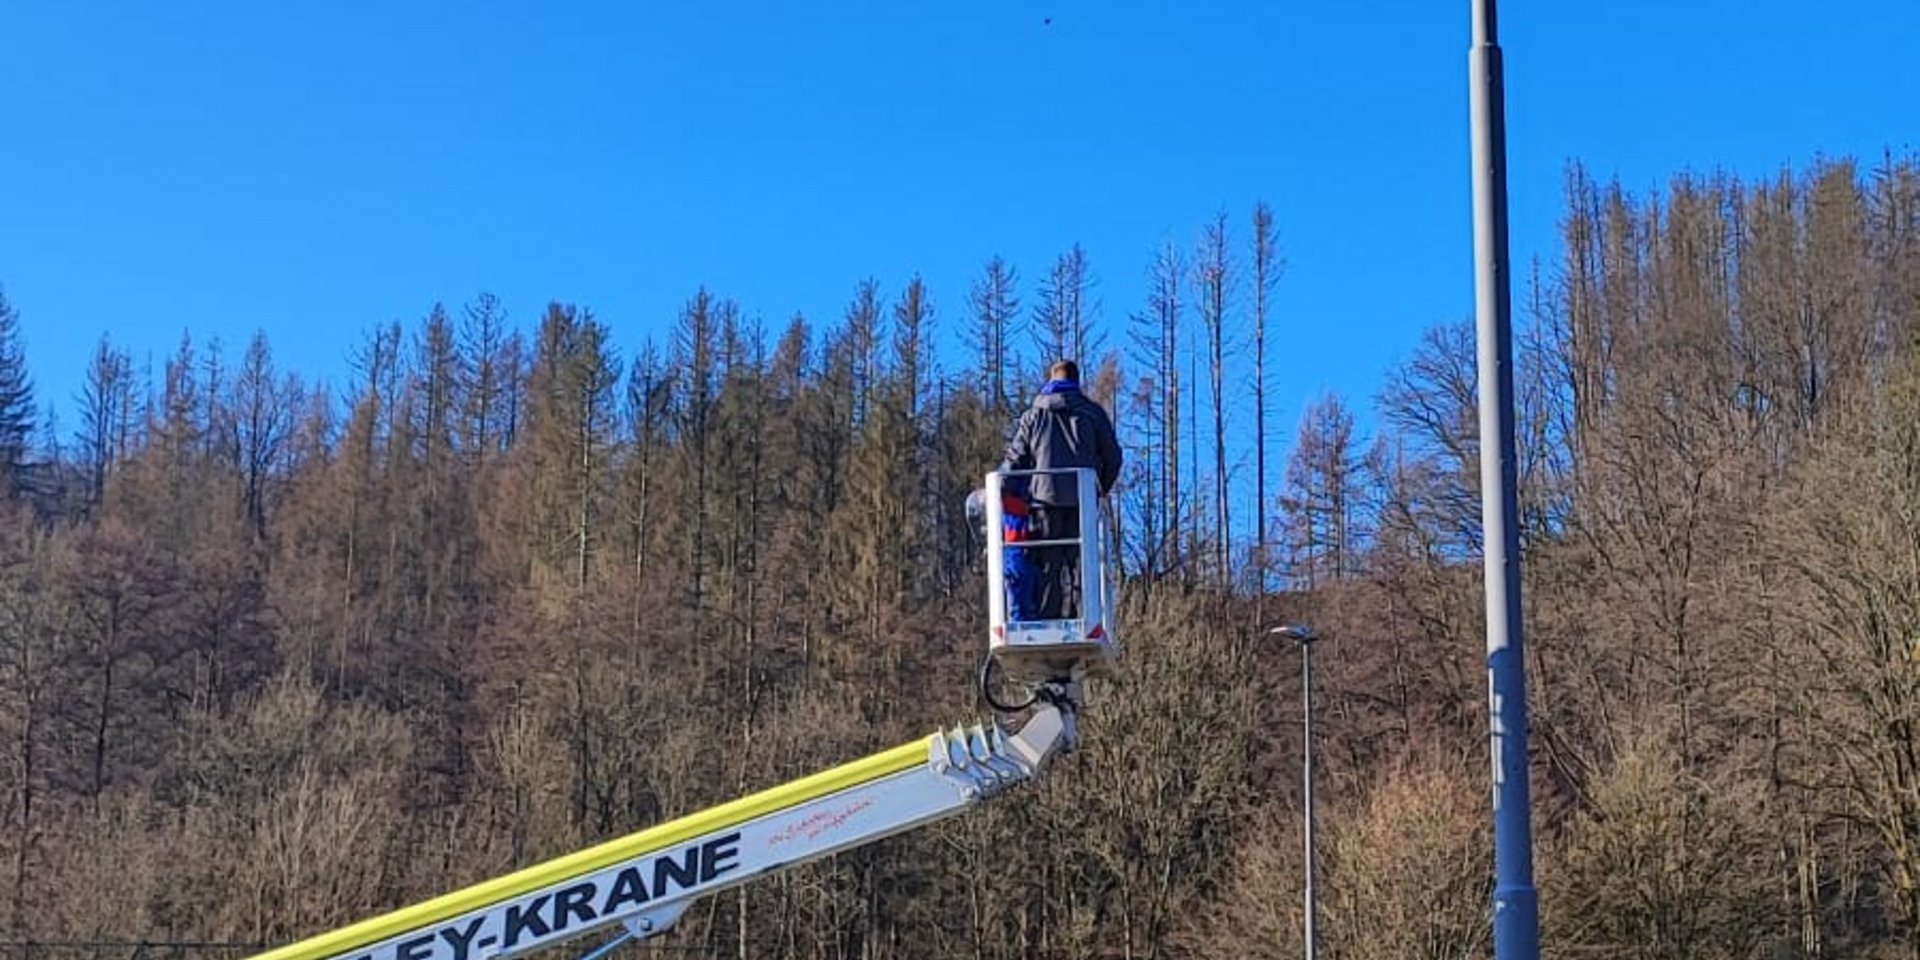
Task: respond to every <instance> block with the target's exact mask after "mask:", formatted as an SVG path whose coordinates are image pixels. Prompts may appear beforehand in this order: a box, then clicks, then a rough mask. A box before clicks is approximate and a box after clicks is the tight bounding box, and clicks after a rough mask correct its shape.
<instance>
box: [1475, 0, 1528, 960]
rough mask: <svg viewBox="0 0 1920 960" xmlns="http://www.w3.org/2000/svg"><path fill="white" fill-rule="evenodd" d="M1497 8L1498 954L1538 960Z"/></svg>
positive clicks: (1491, 692)
mask: <svg viewBox="0 0 1920 960" xmlns="http://www.w3.org/2000/svg"><path fill="white" fill-rule="evenodd" d="M1494 6H1495V0H1474V5H1473V47H1472V50H1471V52H1470V53H1469V55H1468V56H1469V67H1468V73H1469V78H1470V80H1469V82H1470V84H1471V85H1472V88H1473V199H1474V217H1473V248H1474V257H1475V260H1476V261H1477V265H1478V269H1477V270H1476V272H1475V281H1476V282H1475V288H1476V294H1477V296H1476V307H1477V309H1476V314H1477V317H1478V320H1479V340H1480V357H1479V380H1480V498H1481V503H1480V509H1481V522H1482V527H1483V530H1484V535H1485V542H1486V547H1485V550H1486V565H1485V575H1486V589H1487V685H1488V691H1487V700H1488V707H1489V721H1490V730H1489V733H1490V736H1489V741H1490V744H1491V749H1492V754H1493V758H1492V759H1493V843H1494V888H1493V952H1494V956H1495V957H1497V958H1498V960H1536V958H1537V957H1539V955H1540V923H1539V902H1538V895H1537V894H1536V892H1535V890H1534V886H1533V824H1532V817H1531V814H1532V799H1531V797H1530V796H1529V793H1530V791H1529V789H1528V784H1527V676H1526V663H1525V660H1524V658H1523V653H1524V650H1525V644H1524V640H1525V637H1524V633H1523V631H1522V629H1521V619H1520V613H1521V607H1520V529H1519V527H1520V524H1519V510H1518V508H1517V506H1516V502H1517V500H1518V497H1517V496H1516V494H1515V487H1516V486H1518V483H1517V481H1516V478H1515V468H1514V439H1513V436H1514V413H1513V323H1512V317H1511V308H1512V292H1511V290H1510V288H1509V284H1510V282H1511V278H1510V276H1509V272H1508V267H1507V169H1506V168H1507V121H1506V92H1505V89H1504V86H1503V81H1502V78H1501V63H1500V43H1499V30H1498V22H1497V20H1496V18H1495V12H1494Z"/></svg>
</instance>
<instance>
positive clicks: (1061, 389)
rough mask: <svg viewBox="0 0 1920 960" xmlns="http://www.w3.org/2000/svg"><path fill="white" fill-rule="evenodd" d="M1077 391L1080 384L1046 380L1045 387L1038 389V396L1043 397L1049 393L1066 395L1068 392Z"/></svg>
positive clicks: (1070, 381) (1068, 381)
mask: <svg viewBox="0 0 1920 960" xmlns="http://www.w3.org/2000/svg"><path fill="white" fill-rule="evenodd" d="M1079 389H1080V384H1078V383H1075V382H1074V381H1072V380H1048V381H1047V385H1046V386H1044V387H1041V388H1040V395H1041V396H1043V397H1044V396H1046V395H1047V394H1050V393H1067V392H1068V391H1078V390H1079Z"/></svg>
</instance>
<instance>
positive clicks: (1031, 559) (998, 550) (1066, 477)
mask: <svg viewBox="0 0 1920 960" xmlns="http://www.w3.org/2000/svg"><path fill="white" fill-rule="evenodd" d="M1043 473H1045V474H1049V475H1051V478H1052V480H1053V482H1054V483H1055V484H1056V485H1057V484H1060V483H1062V482H1063V481H1070V482H1072V483H1073V484H1075V486H1076V487H1077V489H1076V493H1077V496H1076V498H1075V500H1076V502H1077V503H1078V504H1079V507H1078V510H1077V514H1078V519H1079V529H1078V530H1076V531H1072V533H1073V536H1068V537H1061V536H1058V535H1054V536H1050V537H1049V538H1048V539H1044V540H1042V539H1037V538H1034V537H1033V535H1032V533H1031V531H1030V530H1029V531H1028V532H1027V533H1026V534H1025V535H1022V536H1019V537H1018V538H1017V539H1015V538H1010V537H1009V535H1008V532H1009V523H1008V520H1009V517H1008V513H1009V508H1010V507H1011V508H1012V509H1014V510H1016V511H1017V510H1021V509H1026V510H1032V509H1034V506H1035V505H1032V504H1029V503H1027V502H1026V500H1025V498H1024V497H1023V496H1022V495H1021V491H1022V490H1023V489H1024V488H1025V487H1026V486H1027V482H1028V481H1030V480H1031V478H1033V477H1035V476H1039V475H1040V474H1043ZM1098 484H1099V480H1098V476H1097V475H1096V474H1095V473H1094V471H1093V470H1091V469H1087V468H1084V467H1082V468H1074V469H1061V470H996V471H994V472H992V473H989V474H987V478H986V496H985V506H986V528H987V530H986V533H987V584H988V586H987V618H988V636H987V648H988V650H989V651H990V652H991V653H992V655H993V657H994V659H995V660H997V661H999V665H1000V666H1001V667H1002V669H1004V670H1005V671H1006V674H1007V676H1008V677H1010V678H1013V679H1015V680H1021V681H1027V682H1043V681H1049V680H1067V679H1078V678H1081V677H1098V676H1104V675H1106V674H1107V673H1108V672H1109V671H1110V669H1111V667H1112V664H1113V661H1114V659H1115V658H1116V657H1117V656H1118V655H1119V650H1120V638H1119V635H1118V630H1117V629H1116V626H1115V622H1114V620H1115V618H1114V607H1115V605H1116V604H1115V600H1116V597H1115V596H1114V580H1113V574H1112V571H1111V569H1110V565H1109V564H1108V563H1107V562H1106V554H1107V550H1106V546H1107V544H1108V542H1109V541H1110V539H1111V537H1110V529H1109V526H1108V522H1107V514H1106V510H1105V509H1104V508H1105V506H1106V504H1105V503H1104V501H1102V499H1101V498H1100V496H1099V485H1098ZM1039 509H1043V510H1044V509H1045V507H1044V506H1040V507H1039ZM1031 516H1032V514H1028V517H1029V518H1031ZM1012 519H1013V521H1014V522H1013V526H1015V527H1018V526H1019V525H1020V520H1021V517H1020V516H1019V515H1017V514H1016V515H1015V516H1014V517H1013V518H1012ZM1049 558H1058V562H1057V563H1056V564H1052V565H1049V564H1048V563H1047V562H1046V560H1047V559H1049ZM1023 561H1024V564H1023ZM1022 565H1024V567H1025V568H1026V569H1024V570H1021V569H1019V568H1020V567H1021V566H1022ZM1058 574H1064V575H1065V577H1066V579H1065V581H1064V582H1062V583H1059V584H1053V585H1051V586H1052V588H1053V590H1054V591H1055V592H1056V595H1058V596H1060V597H1061V598H1062V599H1063V600H1064V603H1062V604H1061V606H1062V607H1063V608H1064V609H1062V610H1059V611H1053V610H1044V609H1028V610H1020V609H1019V608H1020V607H1023V606H1025V607H1029V608H1037V607H1038V606H1040V605H1041V604H1040V597H1041V596H1042V595H1043V594H1045V593H1047V589H1046V588H1047V587H1048V586H1049V585H1048V584H1045V583H1042V582H1041V581H1043V580H1044V579H1045V578H1047V577H1049V576H1052V575H1058ZM1021 580H1025V581H1027V582H1026V583H1020V582H1018V581H1021ZM1022 591H1024V592H1025V593H1026V596H1025V597H1024V598H1022V597H1020V596H1018V594H1019V593H1020V592H1022ZM1056 613H1057V614H1062V615H1058V616H1045V615H1046V614H1056ZM1016 614H1018V615H1016Z"/></svg>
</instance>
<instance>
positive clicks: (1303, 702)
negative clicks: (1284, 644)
mask: <svg viewBox="0 0 1920 960" xmlns="http://www.w3.org/2000/svg"><path fill="white" fill-rule="evenodd" d="M1267 633H1269V634H1271V635H1273V636H1276V637H1282V638H1284V639H1287V640H1292V641H1293V642H1295V643H1297V644H1299V645H1300V694H1301V696H1300V709H1301V711H1302V713H1303V714H1304V723H1302V725H1301V726H1302V731H1303V732H1302V734H1301V736H1302V743H1303V745H1304V748H1305V749H1304V750H1303V756H1304V759H1303V760H1302V761H1301V766H1302V769H1303V773H1302V775H1301V781H1302V783H1301V785H1302V793H1303V795H1304V796H1303V800H1302V805H1303V806H1304V808H1305V812H1304V813H1303V814H1302V819H1303V821H1304V831H1303V832H1304V833H1305V834H1306V840H1305V843H1306V858H1307V863H1306V867H1307V869H1306V875H1307V889H1306V894H1305V898H1304V899H1305V910H1304V912H1305V915H1306V927H1307V960H1314V957H1315V955H1316V953H1317V951H1318V950H1319V936H1318V927H1319V924H1318V922H1317V921H1316V917H1315V914H1316V913H1318V912H1319V911H1318V908H1317V901H1316V900H1315V898H1314V895H1313V644H1314V641H1316V640H1318V639H1320V638H1319V637H1318V636H1316V635H1315V634H1314V632H1313V628H1312V627H1309V626H1307V625H1305V624H1298V623H1296V624H1288V625H1287V626H1284V627H1274V628H1273V629H1271V630H1268V631H1267Z"/></svg>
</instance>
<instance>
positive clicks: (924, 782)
mask: <svg viewBox="0 0 1920 960" xmlns="http://www.w3.org/2000/svg"><path fill="white" fill-rule="evenodd" d="M1074 711H1075V703H1074V701H1073V700H1071V699H1067V698H1054V699H1053V700H1050V701H1049V702H1048V703H1046V704H1045V705H1043V706H1041V707H1040V708H1039V709H1038V710H1036V711H1035V713H1034V714H1033V715H1032V716H1031V717H1029V719H1028V721H1027V723H1026V724H1025V725H1024V726H1022V727H1021V729H1020V731H1019V733H1017V734H1008V733H1006V732H1004V731H1003V730H1002V729H1001V728H1000V727H999V726H998V725H993V726H990V727H980V726H975V727H973V728H971V729H966V728H955V729H953V730H951V731H942V732H939V733H935V734H932V735H930V736H928V737H924V738H922V739H919V740H915V741H913V742H911V743H906V744H903V745H901V746H899V747H895V748H893V749H891V750H884V751H881V752H879V753H876V754H874V755H872V756H870V757H866V758H864V759H861V760H856V761H853V762H851V763H847V764H843V765H841V766H838V767H834V768H833V769H830V770H826V771H823V772H820V773H816V774H813V775H812V776H808V777H803V778H801V779H798V780H794V781H792V782H790V783H787V784H783V785H781V786H777V787H773V788H771V789H768V790H763V791H761V792H759V793H755V794H752V795H749V796H746V797H742V798H740V799H737V800H734V801H731V802H729V803H724V804H721V805H719V806H716V807H711V808H709V809H706V810H703V811H700V812H698V813H694V814H691V815H689V816H685V817H682V818H680V819H677V820H673V821H669V822H667V823H663V824H660V825H658V826H655V827H652V828H649V829H646V830H642V831H640V832H638V833H634V834H631V835H628V836H626V837H622V838H619V839H616V840H611V841H608V842H606V843H603V844H600V845H598V846H595V847H591V848H588V849H586V850H582V851H579V852H577V853H574V854H571V855H568V856H563V857H560V858H557V859H554V860H550V861H547V862H545V863H541V864H537V865H534V866H530V867H527V868H525V869H522V870H519V871H516V872H514V873H511V874H507V875H505V876H502V877H498V878H495V879H493V880H488V881H486V882H484V883H480V884H476V885H474V886H471V887H467V888H465V889H463V890H457V891H454V892H452V893H448V894H445V895H443V896H440V897H436V898H434V899H432V900H428V901H425V902H423V903H419V904H415V905H414V906H411V907H406V908H403V909H400V910H396V911H394V912H392V913H388V914H384V915H382V916H378V917H374V918H372V919H369V920H365V921H362V922H360V923H356V924H353V925H351V926H348V927H343V928H341V929H338V930H335V931H333V932H331V933H326V934H322V935H320V936H316V937H313V938H311V939H307V940H302V941H300V942H298V943H293V944H290V945H287V946H284V947H280V948H278V949H275V950H271V951H268V952H266V953H263V954H260V955H258V956H256V957H254V958H252V960H510V958H513V957H516V956H519V955H521V954H525V953H527V952H529V951H532V950H535V949H539V948H542V947H549V946H552V945H554V944H557V943H561V942H564V941H568V940H572V939H574V938H576V937H579V936H582V935H585V934H588V933H592V932H595V931H601V930H607V929H611V928H613V927H615V926H616V925H619V926H621V927H624V928H625V931H626V936H632V937H641V938H644V937H650V936H653V935H656V934H658V933H660V932H663V931H664V930H666V929H667V928H668V927H670V926H672V925H673V923H674V921H675V920H677V919H678V918H679V916H680V914H681V913H682V912H683V911H685V910H686V908H687V907H688V906H689V905H690V904H691V903H693V902H694V901H695V900H698V899H700V898H702V897H705V896H707V895H709V894H713V893H716V892H718V891H721V890H724V889H727V888H729V887H733V886H736V885H739V884H741V883H745V882H746V881H748V880H751V879H753V878H755V877H759V876H764V875H767V874H770V873H775V872H778V871H780V870H784V869H787V868H789V867H793V866H796V865H798V864H802V863H806V862H808V861H811V860H816V859H819V858H821V857H825V856H828V855H830V854H833V853H836V852H839V851H842V850H846V849H848V848H851V847H856V846H860V845H862V844H866V843H871V842H873V841H875V840H879V839H881V838H884V837H888V836H891V835H893V834H897V833H900V832H902V831H905V830H910V829H912V828H914V827H917V826H921V825H923V824H926V823H931V822H933V821H936V820H941V819H945V818H947V817H950V816H953V815H955V814H957V813H960V812H961V811H963V810H965V809H966V808H967V807H969V806H971V805H973V804H975V803H978V802H980V801H982V800H985V799H987V798H989V797H992V796H993V795H995V794H997V793H999V792H1001V791H1002V790H1005V789H1007V788H1008V787H1011V786H1014V785H1016V784H1019V783H1022V782H1024V781H1027V780H1030V779H1032V778H1033V777H1035V776H1036V775H1038V774H1039V773H1040V772H1041V770H1042V768H1043V767H1044V765H1045V764H1046V763H1047V761H1048V760H1049V758H1051V757H1052V756H1053V755H1055V754H1056V753H1058V752H1061V751H1064V750H1070V749H1072V747H1073V742H1074V740H1075V738H1076V731H1075V723H1074V721H1075V717H1074Z"/></svg>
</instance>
